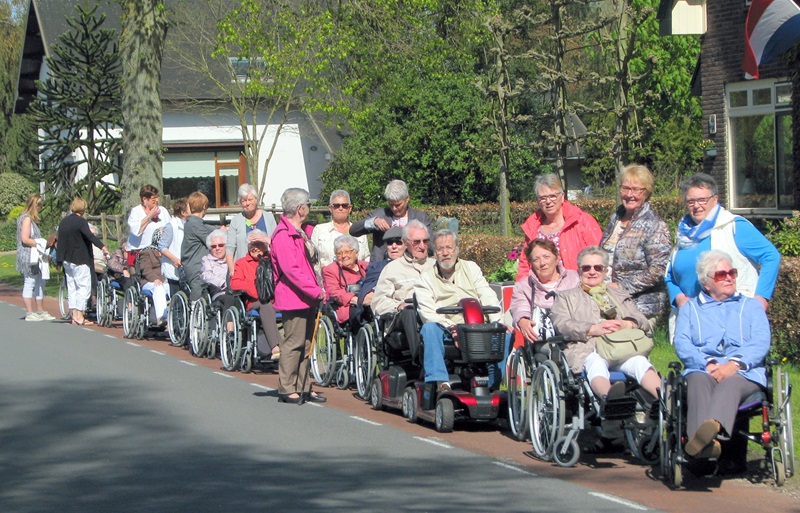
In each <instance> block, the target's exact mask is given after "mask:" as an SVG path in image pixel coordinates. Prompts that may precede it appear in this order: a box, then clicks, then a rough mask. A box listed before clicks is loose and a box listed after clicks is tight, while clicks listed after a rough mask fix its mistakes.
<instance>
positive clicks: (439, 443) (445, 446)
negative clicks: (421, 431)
mask: <svg viewBox="0 0 800 513" xmlns="http://www.w3.org/2000/svg"><path fill="white" fill-rule="evenodd" d="M414 438H415V439H417V440H419V441H420V442H425V443H427V444H431V445H435V446H437V447H441V448H443V449H452V448H453V446H452V445H450V444H446V443H444V442H442V441H439V440H436V439H435V438H425V437H423V436H415V437H414Z"/></svg>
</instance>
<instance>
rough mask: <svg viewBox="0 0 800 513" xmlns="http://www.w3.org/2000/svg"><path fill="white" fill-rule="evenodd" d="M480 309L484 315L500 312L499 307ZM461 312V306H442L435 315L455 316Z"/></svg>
mask: <svg viewBox="0 0 800 513" xmlns="http://www.w3.org/2000/svg"><path fill="white" fill-rule="evenodd" d="M481 309H482V310H483V313H485V314H492V313H497V312H499V311H500V307H499V306H483V307H481ZM463 311H464V308H462V307H461V306H442V307H439V308H437V309H436V313H438V314H442V315H455V314H460V313H462V312H463Z"/></svg>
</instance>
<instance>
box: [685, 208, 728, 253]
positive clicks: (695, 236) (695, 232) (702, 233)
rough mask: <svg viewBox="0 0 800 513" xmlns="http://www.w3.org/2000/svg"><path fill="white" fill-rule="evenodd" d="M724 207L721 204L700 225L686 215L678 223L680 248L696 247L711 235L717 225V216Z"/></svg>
mask: <svg viewBox="0 0 800 513" xmlns="http://www.w3.org/2000/svg"><path fill="white" fill-rule="evenodd" d="M721 208H722V207H720V205H719V204H717V206H715V207H714V208H713V209H712V210H711V212H709V213H708V215H707V216H706V218H705V219H703V220H702V221H700V224H695V222H694V220H693V219H692V216H690V215H689V214H686V215H685V216H683V219H681V222H680V223H678V233H677V240H678V248H680V249H687V248H691V247H693V246H695V245H696V244H697V243H698V242H700V241H701V240H703V239H705V238H706V237H708V236H709V235H711V230H712V229H713V228H714V225H715V224H717V216H718V215H719V213H720V210H721Z"/></svg>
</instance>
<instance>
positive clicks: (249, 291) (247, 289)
mask: <svg viewBox="0 0 800 513" xmlns="http://www.w3.org/2000/svg"><path fill="white" fill-rule="evenodd" d="M256 268H258V260H256V259H255V258H253V256H252V255H250V253H247V254H246V255H245V256H243V257H242V258H240V259H239V260H237V261H236V263H234V264H233V276H231V290H241V291H242V292H244V297H243V298H242V299H244V300H245V306H246V307H247V309H248V310H250V308H251V307H252V306H253V305H254V304H256V303H258V290H257V289H256Z"/></svg>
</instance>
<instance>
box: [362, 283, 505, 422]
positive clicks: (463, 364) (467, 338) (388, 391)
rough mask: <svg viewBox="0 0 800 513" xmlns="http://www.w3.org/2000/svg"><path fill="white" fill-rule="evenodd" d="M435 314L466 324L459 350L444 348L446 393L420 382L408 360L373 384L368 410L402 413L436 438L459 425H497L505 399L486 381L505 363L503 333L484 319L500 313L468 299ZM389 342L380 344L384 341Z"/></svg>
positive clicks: (417, 370) (419, 372) (417, 371)
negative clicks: (495, 367)
mask: <svg viewBox="0 0 800 513" xmlns="http://www.w3.org/2000/svg"><path fill="white" fill-rule="evenodd" d="M436 311H437V313H440V314H445V315H453V314H462V313H463V315H464V318H465V321H466V322H465V323H463V324H459V325H458V326H457V333H458V340H459V346H458V347H456V346H455V345H454V344H445V352H444V357H445V363H446V365H447V367H448V372H449V374H450V380H449V382H448V385H449V389H448V390H441V391H437V389H436V383H426V382H425V381H424V380H423V379H422V378H421V376H423V375H424V372H423V371H422V368H421V367H420V366H419V365H417V364H416V363H415V362H413V361H412V360H411V359H410V358H409V359H408V360H401V361H399V362H397V363H393V364H391V365H389V366H388V368H387V369H386V370H384V371H381V372H380V373H379V374H378V376H377V377H376V378H375V379H373V381H372V386H371V391H370V396H369V401H370V405H371V406H372V408H373V409H375V410H382V409H384V408H385V407H390V408H395V409H400V410H402V412H403V416H404V417H405V418H406V419H407V420H408V421H409V422H419V421H421V420H425V421H427V422H432V423H433V424H434V426H435V427H436V431H438V432H440V433H449V432H451V431H452V430H453V427H454V425H455V422H456V421H457V420H467V419H469V420H474V421H493V420H496V419H497V418H498V417H499V414H500V410H501V407H502V406H504V405H503V404H502V403H503V401H504V400H505V393H504V392H500V391H499V390H494V391H492V390H490V388H489V377H488V375H489V366H491V365H495V364H497V363H499V362H501V361H503V353H504V348H505V343H506V328H505V326H502V325H498V324H497V323H485V322H484V320H485V319H484V316H485V314H488V313H496V312H499V311H500V310H499V307H482V306H481V304H480V302H478V300H476V299H472V298H470V299H462V300H461V301H460V302H459V305H458V306H453V307H442V308H438V309H437V310H436ZM392 336H393V334H389V335H387V336H386V337H384V339H385V340H387V341H388V340H390V339H391V337H392ZM423 350H424V347H423ZM404 354H406V353H405V352H402V351H401V355H404ZM415 375H416V376H418V378H414V377H413V376H415Z"/></svg>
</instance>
